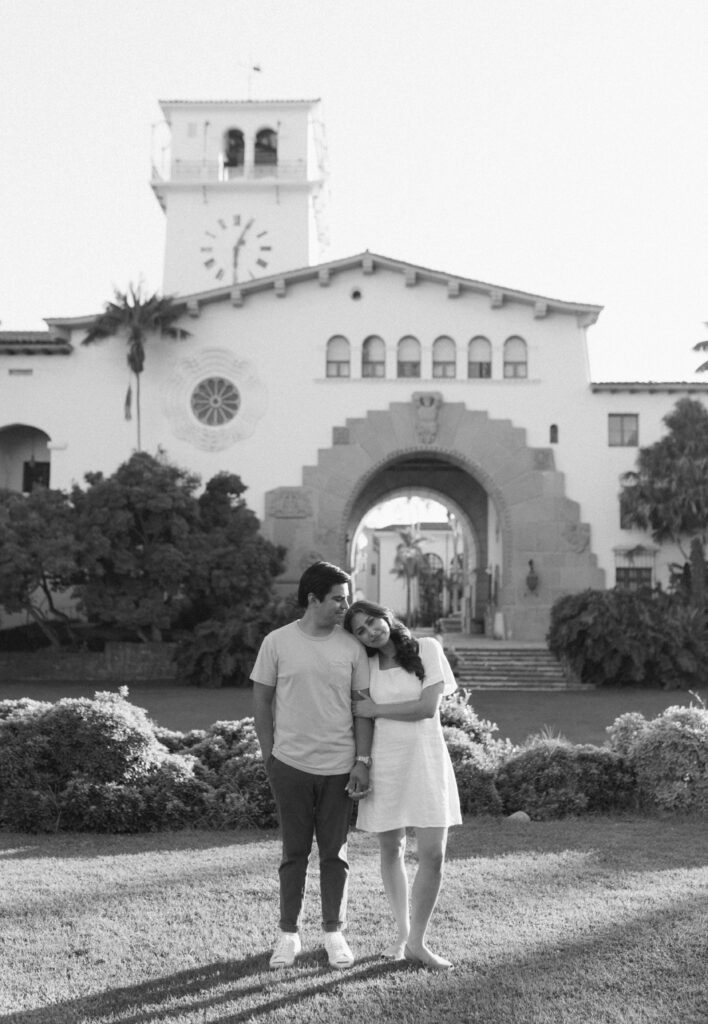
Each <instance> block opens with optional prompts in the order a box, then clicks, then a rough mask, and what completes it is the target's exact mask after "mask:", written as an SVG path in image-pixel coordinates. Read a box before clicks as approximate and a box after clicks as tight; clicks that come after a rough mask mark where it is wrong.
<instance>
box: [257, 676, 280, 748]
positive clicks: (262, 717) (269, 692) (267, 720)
mask: <svg viewBox="0 0 708 1024" xmlns="http://www.w3.org/2000/svg"><path fill="white" fill-rule="evenodd" d="M274 696H275V687H274V686H266V685H265V684H264V683H257V682H256V681H255V680H254V681H253V718H254V721H255V726H256V736H257V737H258V742H259V743H260V746H261V755H262V757H263V761H264V762H266V763H267V761H268V758H269V757H270V755H271V753H272V751H273V734H274V728H273V697H274Z"/></svg>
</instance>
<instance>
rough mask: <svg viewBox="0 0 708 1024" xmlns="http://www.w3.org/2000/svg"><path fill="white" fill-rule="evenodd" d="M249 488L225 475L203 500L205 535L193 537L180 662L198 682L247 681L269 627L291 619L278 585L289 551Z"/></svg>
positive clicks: (214, 482)
mask: <svg viewBox="0 0 708 1024" xmlns="http://www.w3.org/2000/svg"><path fill="white" fill-rule="evenodd" d="M245 490H246V487H245V485H244V484H243V483H242V481H241V479H240V477H238V476H236V475H235V474H232V473H219V474H217V475H216V476H215V477H213V478H212V479H211V480H210V481H209V482H208V483H207V485H206V488H205V490H204V492H203V494H201V495H200V497H199V499H198V504H199V513H200V526H201V532H200V533H199V534H198V535H197V536H196V537H195V538H194V543H193V547H192V569H191V572H190V576H189V581H188V583H187V584H186V586H185V595H184V596H185V603H184V607H183V615H182V618H181V620H180V624H181V625H189V626H191V627H192V629H193V632H192V633H191V634H190V636H189V639H187V640H186V641H185V642H184V643H183V645H182V647H181V651H180V656H179V661H178V664H179V665H180V669H181V672H182V674H183V675H184V676H185V677H186V678H187V679H188V680H189V681H190V682H193V683H197V684H199V685H210V686H214V685H221V684H222V683H224V682H237V683H241V682H245V681H246V680H247V679H248V677H249V675H250V670H251V668H252V665H253V661H254V660H255V657H256V654H257V652H258V648H259V646H260V643H261V640H262V639H263V637H264V635H265V634H266V632H268V630H270V629H273V628H275V627H276V626H278V625H281V624H282V623H284V622H285V621H287V619H288V618H289V617H290V616H289V610H288V609H287V607H285V606H284V605H279V604H278V602H277V601H276V600H275V599H274V595H273V588H272V584H273V579H274V577H275V576H277V575H278V574H279V573H280V572H281V571H282V568H283V557H284V554H285V552H284V549H283V548H280V547H276V546H275V545H273V544H271V543H270V542H269V541H267V540H266V539H265V538H264V537H262V536H261V535H260V533H259V525H260V524H259V521H258V518H257V516H256V515H255V514H254V513H253V512H252V511H250V510H249V509H248V508H247V507H246V503H245V500H244V498H243V493H244V491H245Z"/></svg>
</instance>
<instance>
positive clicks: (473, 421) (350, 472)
mask: <svg viewBox="0 0 708 1024" xmlns="http://www.w3.org/2000/svg"><path fill="white" fill-rule="evenodd" d="M404 486H405V487H414V488H416V487H417V488H426V487H427V488H430V489H432V490H434V491H436V492H438V493H439V494H441V495H443V496H445V497H446V498H447V499H449V500H450V501H451V502H454V504H455V505H456V506H457V507H459V508H460V510H461V511H462V513H463V515H464V518H465V521H466V523H467V524H468V526H469V529H470V531H471V534H472V535H473V537H474V541H475V545H476V549H477V552H478V559H479V563H478V568H479V567H481V566H484V568H485V574H484V578H482V573H481V572H478V573H477V579H476V581H475V584H474V585H475V588H476V590H475V602H476V603H477V602H479V604H477V607H482V606H484V605H485V604H486V603H487V602H488V601H489V599H490V587H489V577H488V575H487V572H488V571H489V570H490V568H491V569H492V571H493V568H494V565H495V564H496V567H497V573H496V575H497V586H496V588H494V589H493V596H494V597H495V598H496V607H495V612H496V613H497V615H498V616H500V617H501V621H502V623H503V631H504V635H505V636H506V637H507V638H509V639H517V640H542V639H543V638H544V636H545V633H546V631H547V629H548V621H549V613H550V608H551V605H552V604H553V602H554V601H555V600H556V598H557V597H559V596H560V595H561V594H565V593H569V592H575V591H578V590H582V589H584V588H586V587H596V588H604V573H603V572H602V571H601V570H600V569H598V567H597V560H596V558H595V556H594V555H593V554H592V551H591V547H590V528H589V526H587V525H586V524H584V523H582V522H581V521H580V514H579V507H578V505H577V503H576V502H573V501H571V500H569V499H568V498H567V497H566V495H565V480H564V477H563V475H562V474H561V473H559V472H557V471H556V469H555V464H554V457H553V452H552V450H551V449H546V448H531V447H529V446H528V444H527V442H526V432H525V431H524V430H523V429H521V428H518V427H514V426H513V425H512V424H511V423H510V421H509V420H493V419H491V418H490V417H489V415H488V414H487V413H486V412H481V411H476V410H469V409H467V408H466V406H465V405H464V404H463V403H461V402H455V403H445V402H443V400H442V397H441V395H440V394H439V393H437V392H416V393H415V394H414V395H413V396H412V400H411V401H410V402H405V403H404V402H395V403H392V404H391V405H390V406H389V408H388V410H382V411H373V412H369V413H368V414H367V415H366V416H365V417H363V418H361V419H352V420H348V421H347V423H346V425H345V426H341V427H335V428H334V431H333V444H332V447H331V448H328V449H325V450H323V451H321V452H320V454H319V459H318V462H317V465H316V466H311V467H305V469H304V470H303V475H302V486H300V487H285V488H277V489H275V490H274V491H270V492H269V493H268V494H267V495H266V507H265V522H264V533H265V534H266V536H268V538H269V539H270V540H272V541H274V542H275V543H278V544H282V545H284V546H285V547H286V549H287V552H288V561H287V568H286V571H285V573H284V574H283V577H282V580H281V585H282V586H283V587H284V588H287V589H288V590H290V589H292V587H293V586H294V584H295V583H296V581H297V579H298V578H299V576H300V574H301V573H302V571H303V569H304V568H305V567H306V566H307V565H308V564H309V563H310V562H311V561H313V560H314V559H316V558H324V559H327V560H328V561H332V562H336V563H338V564H340V565H343V566H346V567H350V555H351V551H350V545H351V540H352V535H353V531H354V530H355V529H356V526H357V524H358V522H359V521H360V520H361V518H362V516H363V515H364V514H365V512H366V511H367V510H368V509H369V508H370V507H371V506H372V505H373V504H375V503H376V502H377V501H379V500H381V498H382V497H383V496H385V495H387V494H390V493H391V492H392V491H394V490H396V489H398V488H401V487H404ZM492 556H494V557H495V558H496V563H492V561H491V557H492ZM531 562H533V569H534V571H535V576H536V580H535V586H534V585H530V583H529V573H530V563H531Z"/></svg>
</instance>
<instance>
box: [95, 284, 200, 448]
mask: <svg viewBox="0 0 708 1024" xmlns="http://www.w3.org/2000/svg"><path fill="white" fill-rule="evenodd" d="M183 313H184V306H183V305H176V304H175V300H174V299H173V298H172V297H171V296H161V295H158V293H157V292H154V293H153V294H152V295H145V294H144V293H143V288H142V285H141V284H139V285H138V286H137V287H136V286H135V285H132V284H131V285H129V286H128V291H127V292H121V291H119V290H118V289H116V290H115V292H114V294H113V301H112V302H107V303H106V305H105V307H104V310H103V313H101V315H100V316H98V317H96V320H95V321H94V324H93V326H92V327H91V328H90V330H89V332H88V334H87V335H86V337H85V338H84V339H83V341H82V343H81V344H82V345H89V344H91V342H94V341H100V340H101V339H103V338H115V337H118V336H119V335H123V336H124V337H125V339H126V341H127V342H128V355H127V361H128V366H129V367H130V369H131V370H132V372H133V373H134V374H135V409H136V421H137V435H138V447H137V450H138V451H140V374H141V373H142V372H143V368H144V366H145V342H146V339H147V336H148V335H149V334H153V333H157V334H160V335H162V336H167V337H168V338H188V337H189V331H185V330H184V329H183V328H181V327H175V326H174V324H175V321H177V320H179V318H180V317H181V316H182V314H183ZM131 406H132V389H131V387H130V385H128V392H127V394H126V398H125V418H126V419H127V420H129V419H130V415H131Z"/></svg>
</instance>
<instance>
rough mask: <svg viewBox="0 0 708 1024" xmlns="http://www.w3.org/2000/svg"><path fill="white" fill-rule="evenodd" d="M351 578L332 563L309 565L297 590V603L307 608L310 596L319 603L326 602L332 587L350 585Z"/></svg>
mask: <svg viewBox="0 0 708 1024" xmlns="http://www.w3.org/2000/svg"><path fill="white" fill-rule="evenodd" d="M350 579H351V577H350V576H349V573H348V572H345V571H344V569H340V568H339V566H338V565H332V563H331V562H313V563H312V565H308V567H307V569H305V571H304V573H303V574H302V576H301V577H300V583H299V584H298V588H297V603H298V604H299V605H300V607H301V608H307V598H308V595H309V594H314V596H315V597H316V598H317V600H318V601H324V599H325V597H326V596H327V594H328V593H329V592H330V590H331V589H332V587H335V586H337V584H338V583H349V581H350Z"/></svg>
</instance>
